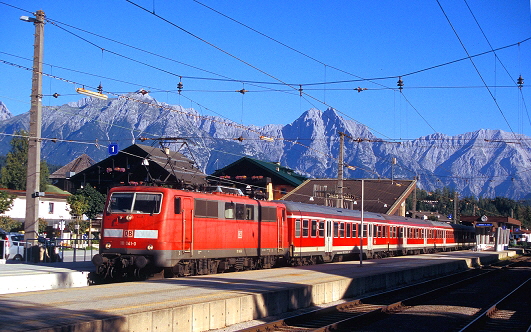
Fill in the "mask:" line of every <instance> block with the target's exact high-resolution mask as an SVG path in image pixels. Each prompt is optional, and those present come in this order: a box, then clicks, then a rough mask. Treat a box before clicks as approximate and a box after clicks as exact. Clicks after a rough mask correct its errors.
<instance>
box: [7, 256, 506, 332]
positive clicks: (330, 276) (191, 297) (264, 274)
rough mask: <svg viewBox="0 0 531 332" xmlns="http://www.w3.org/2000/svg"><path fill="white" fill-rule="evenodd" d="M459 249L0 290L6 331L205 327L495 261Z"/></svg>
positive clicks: (187, 329) (243, 319)
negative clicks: (142, 279) (32, 289)
mask: <svg viewBox="0 0 531 332" xmlns="http://www.w3.org/2000/svg"><path fill="white" fill-rule="evenodd" d="M515 254H516V252H514V251H504V252H473V251H465V252H454V253H441V254H432V255H418V256H406V257H395V258H387V259H380V260H367V261H364V262H363V265H362V266H360V264H359V262H341V263H334V264H322V265H316V266H309V267H298V268H281V269H271V270H261V271H246V272H237V273H227V274H216V275H208V276H196V277H188V278H175V279H163V280H153V281H146V282H129V283H117V284H109V285H97V286H90V287H81V288H69V289H56V290H47V291H37V292H26V293H17V294H5V295H0V317H1V319H0V321H1V324H2V325H1V329H2V331H29V330H31V331H34V330H38V331H206V330H209V329H221V328H223V327H226V326H230V325H233V324H236V323H240V322H245V321H250V320H256V319H260V318H264V317H267V316H271V315H277V314H280V313H283V312H287V311H293V310H296V309H301V308H305V307H308V306H312V305H321V304H325V303H329V302H333V301H337V300H340V299H342V298H347V297H358V296H361V295H363V294H368V293H372V292H378V291H382V290H385V289H388V288H393V287H397V286H401V285H405V284H408V283H413V282H416V281H420V280H425V279H429V278H433V277H436V276H439V275H444V274H449V273H454V272H457V271H462V270H466V269H469V268H471V267H475V266H480V265H484V264H490V263H493V262H495V261H498V260H499V259H500V258H504V257H508V256H513V255H515Z"/></svg>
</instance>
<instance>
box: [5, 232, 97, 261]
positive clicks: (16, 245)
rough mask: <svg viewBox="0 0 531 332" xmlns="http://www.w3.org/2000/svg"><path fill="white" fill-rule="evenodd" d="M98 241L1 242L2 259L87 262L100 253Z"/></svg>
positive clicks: (81, 239)
mask: <svg viewBox="0 0 531 332" xmlns="http://www.w3.org/2000/svg"><path fill="white" fill-rule="evenodd" d="M98 248H99V240H97V239H83V238H79V239H70V238H65V239H61V238H53V239H44V238H38V239H33V240H29V241H14V240H9V239H8V240H0V255H1V256H0V258H3V259H6V260H7V261H12V260H16V261H22V262H28V263H30V262H31V263H37V262H43V263H50V262H86V261H91V260H92V257H93V256H94V255H95V254H97V253H98Z"/></svg>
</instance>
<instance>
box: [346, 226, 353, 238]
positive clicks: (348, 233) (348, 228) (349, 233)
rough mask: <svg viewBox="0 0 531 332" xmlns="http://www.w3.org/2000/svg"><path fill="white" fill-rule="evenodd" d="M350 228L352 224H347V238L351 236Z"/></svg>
mask: <svg viewBox="0 0 531 332" xmlns="http://www.w3.org/2000/svg"><path fill="white" fill-rule="evenodd" d="M351 227H352V223H350V222H348V223H347V237H350V235H351V234H352V233H351Z"/></svg>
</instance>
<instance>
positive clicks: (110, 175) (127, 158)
mask: <svg viewBox="0 0 531 332" xmlns="http://www.w3.org/2000/svg"><path fill="white" fill-rule="evenodd" d="M70 182H71V183H72V185H73V187H74V189H78V188H82V187H84V186H86V185H88V184H90V185H91V186H93V187H94V188H96V189H97V190H98V191H99V192H101V193H103V194H106V193H107V191H108V190H109V189H110V188H112V187H116V186H128V185H166V186H171V187H174V188H194V187H199V186H203V185H206V174H204V173H203V172H201V170H199V169H198V168H197V167H195V166H194V163H193V161H191V160H190V159H188V158H187V157H185V156H184V155H183V154H181V153H179V152H175V151H171V150H169V149H168V150H164V149H161V148H159V147H153V146H147V145H141V144H133V145H131V146H128V147H127V148H125V149H122V150H120V151H119V152H118V153H117V154H116V155H111V156H109V157H108V158H106V159H104V160H102V161H100V162H98V163H96V164H94V165H92V166H90V167H88V168H86V169H85V170H83V171H81V172H79V173H76V174H74V175H73V176H72V177H70Z"/></svg>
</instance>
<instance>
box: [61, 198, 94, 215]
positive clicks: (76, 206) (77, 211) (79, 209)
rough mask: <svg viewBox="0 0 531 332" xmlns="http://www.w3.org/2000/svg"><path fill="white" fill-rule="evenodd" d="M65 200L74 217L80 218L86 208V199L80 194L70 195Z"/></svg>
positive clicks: (87, 205)
mask: <svg viewBox="0 0 531 332" xmlns="http://www.w3.org/2000/svg"><path fill="white" fill-rule="evenodd" d="M66 201H67V202H68V204H70V214H71V215H72V216H74V217H78V218H81V216H83V214H85V213H86V212H87V210H88V207H89V204H88V200H87V198H86V197H85V196H83V195H81V194H75V195H70V196H68V198H67V199H66Z"/></svg>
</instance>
